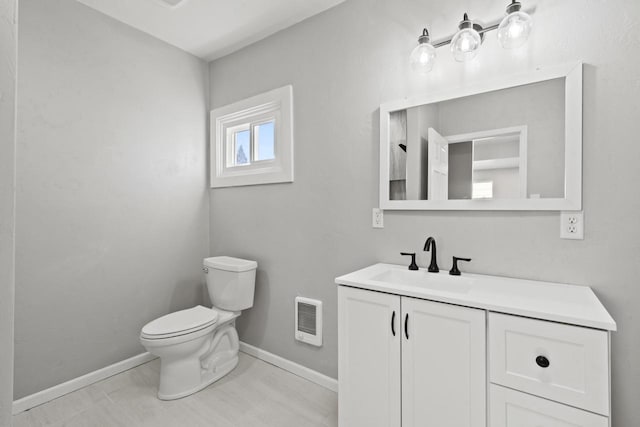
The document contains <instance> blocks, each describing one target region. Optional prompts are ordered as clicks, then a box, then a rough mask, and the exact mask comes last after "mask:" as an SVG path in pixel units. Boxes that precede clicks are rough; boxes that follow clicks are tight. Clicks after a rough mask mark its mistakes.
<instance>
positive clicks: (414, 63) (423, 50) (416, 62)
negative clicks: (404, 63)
mask: <svg viewBox="0 0 640 427" xmlns="http://www.w3.org/2000/svg"><path fill="white" fill-rule="evenodd" d="M410 62H411V68H412V69H413V71H415V72H417V73H421V74H426V73H428V72H429V71H431V69H432V68H433V64H434V63H435V62H436V48H435V47H433V45H431V44H430V43H420V44H419V45H418V46H416V47H415V49H413V51H412V52H411V57H410Z"/></svg>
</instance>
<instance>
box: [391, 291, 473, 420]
mask: <svg viewBox="0 0 640 427" xmlns="http://www.w3.org/2000/svg"><path fill="white" fill-rule="evenodd" d="M402 312H403V317H402V322H403V323H402V334H403V337H402V426H403V427H414V426H415V427H425V426H428V427H430V426H434V427H436V426H437V427H445V426H446V427H484V426H485V425H486V351H485V348H486V344H485V337H486V328H485V312H484V310H478V309H473V308H467V307H460V306H455V305H450V304H443V303H436V302H431V301H424V300H418V299H414V298H405V297H403V298H402Z"/></svg>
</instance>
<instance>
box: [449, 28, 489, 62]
mask: <svg viewBox="0 0 640 427" xmlns="http://www.w3.org/2000/svg"><path fill="white" fill-rule="evenodd" d="M481 44H482V39H481V38H480V34H479V33H478V32H477V31H476V30H474V29H473V28H464V29H462V30H460V31H458V32H457V33H456V35H455V36H453V39H452V40H451V53H453V57H454V58H455V60H456V61H458V62H463V61H470V60H472V59H473V58H475V57H476V55H477V54H478V50H479V49H480V45H481Z"/></svg>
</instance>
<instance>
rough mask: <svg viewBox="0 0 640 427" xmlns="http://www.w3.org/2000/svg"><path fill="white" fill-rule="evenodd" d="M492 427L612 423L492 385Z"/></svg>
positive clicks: (604, 426) (600, 426) (605, 426)
mask: <svg viewBox="0 0 640 427" xmlns="http://www.w3.org/2000/svg"><path fill="white" fill-rule="evenodd" d="M489 399H490V403H489V405H490V406H489V420H490V424H489V425H490V426H491V427H539V426H545V427H608V426H609V419H608V418H607V417H603V416H602V415H597V414H594V413H591V412H586V411H582V410H580V409H576V408H572V407H570V406H566V405H562V404H560V403H556V402H552V401H550V400H546V399H542V398H540V397H535V396H532V395H530V394H526V393H521V392H519V391H515V390H511V389H508V388H504V387H500V386H498V385H495V384H491V387H490V389H489Z"/></svg>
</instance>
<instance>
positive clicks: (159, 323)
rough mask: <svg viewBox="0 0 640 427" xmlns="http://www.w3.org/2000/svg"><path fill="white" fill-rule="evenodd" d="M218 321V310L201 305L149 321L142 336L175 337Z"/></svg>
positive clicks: (150, 338)
mask: <svg viewBox="0 0 640 427" xmlns="http://www.w3.org/2000/svg"><path fill="white" fill-rule="evenodd" d="M217 321H218V312H217V311H216V310H212V309H210V308H206V307H203V306H201V305H198V306H195V307H193V308H188V309H186V310H180V311H176V312H174V313H170V314H167V315H165V316H162V317H160V318H158V319H156V320H153V321H151V322H149V323H147V324H146V325H145V326H144V327H143V328H142V332H141V333H140V337H141V338H144V339H147V340H154V339H155V340H159V339H167V338H173V337H177V336H181V335H187V334H192V333H195V332H198V331H201V330H203V329H207V328H209V327H210V326H212V325H214V324H215V323H216V322H217Z"/></svg>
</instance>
